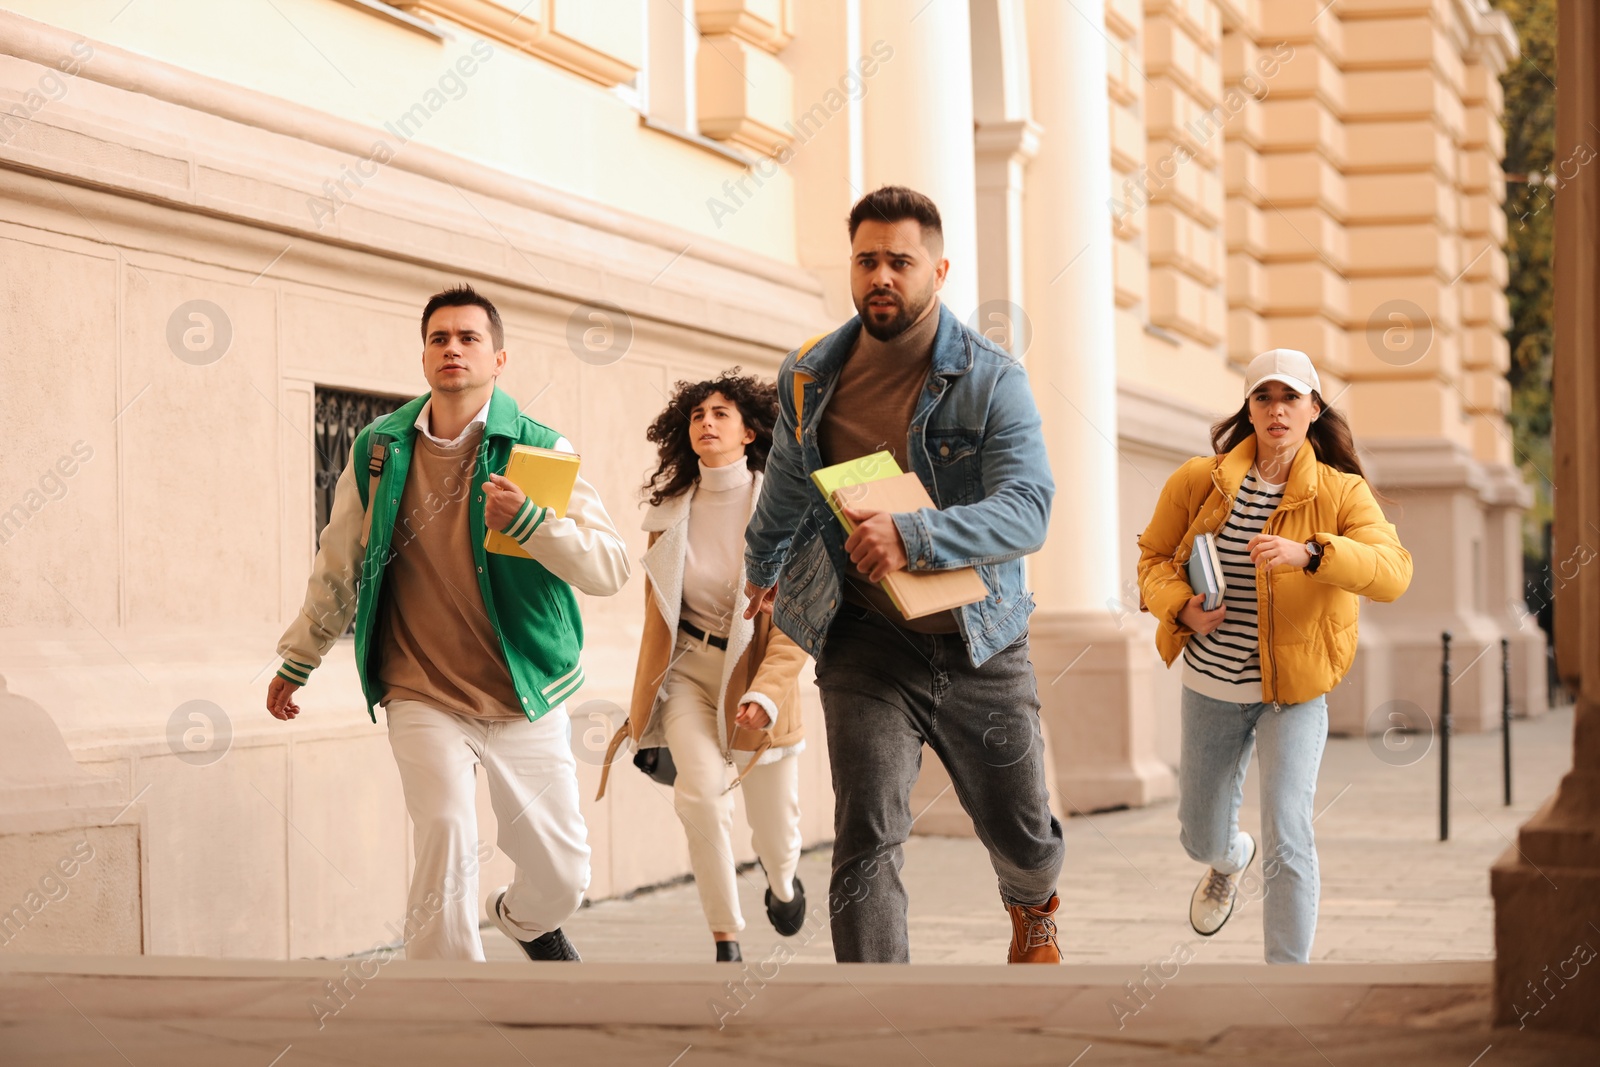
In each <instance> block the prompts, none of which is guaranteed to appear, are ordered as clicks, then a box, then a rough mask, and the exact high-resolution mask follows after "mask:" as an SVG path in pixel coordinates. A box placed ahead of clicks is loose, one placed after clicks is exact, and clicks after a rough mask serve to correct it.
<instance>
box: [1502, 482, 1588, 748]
mask: <svg viewBox="0 0 1600 1067" xmlns="http://www.w3.org/2000/svg"><path fill="white" fill-rule="evenodd" d="M1487 481H1488V486H1487V487H1486V488H1485V490H1484V493H1483V497H1482V499H1483V508H1484V523H1483V533H1484V537H1483V545H1484V575H1483V580H1484V583H1485V586H1486V587H1487V589H1488V605H1487V612H1488V615H1489V617H1490V618H1491V619H1494V620H1495V621H1496V622H1497V623H1499V625H1500V629H1501V632H1502V635H1503V636H1504V637H1506V638H1507V639H1508V640H1509V641H1510V642H1511V648H1510V652H1511V711H1512V714H1514V715H1517V716H1519V717H1527V716H1530V715H1543V714H1544V713H1545V712H1547V711H1549V710H1550V687H1549V684H1548V679H1547V674H1548V671H1547V669H1546V667H1545V640H1544V631H1543V630H1541V629H1539V601H1537V600H1535V601H1534V602H1532V603H1530V602H1529V601H1528V599H1527V597H1526V594H1525V592H1524V590H1523V577H1522V514H1523V512H1525V511H1527V510H1528V505H1530V504H1531V503H1532V502H1533V490H1531V489H1529V488H1528V486H1527V484H1526V483H1524V482H1523V480H1522V472H1521V471H1519V470H1517V468H1516V467H1513V466H1510V465H1496V466H1493V467H1490V468H1489V469H1488V472H1487ZM1597 547H1600V546H1597ZM1568 566H1569V567H1570V564H1569V565H1568ZM1545 595H1549V594H1545ZM1489 659H1493V660H1494V666H1495V670H1496V671H1498V670H1499V669H1500V654H1499V652H1498V650H1496V651H1495V652H1491V653H1490V654H1489V656H1487V657H1485V660H1486V661H1487V660H1489ZM1495 677H1496V681H1497V683H1498V682H1499V679H1500V676H1499V675H1498V674H1496V676H1495ZM1497 692H1498V690H1497Z"/></svg>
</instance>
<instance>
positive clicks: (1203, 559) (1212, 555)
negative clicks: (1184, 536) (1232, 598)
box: [1189, 533, 1228, 611]
mask: <svg viewBox="0 0 1600 1067" xmlns="http://www.w3.org/2000/svg"><path fill="white" fill-rule="evenodd" d="M1189 588H1190V589H1193V590H1194V591H1195V593H1197V594H1198V595H1200V596H1203V597H1205V600H1204V601H1202V602H1201V605H1200V606H1201V607H1202V608H1204V609H1205V610H1206V611H1216V610H1217V608H1219V607H1221V606H1222V596H1223V594H1224V593H1226V592H1227V591H1228V579H1227V578H1225V577H1224V576H1223V574H1222V559H1221V557H1219V556H1218V555H1217V538H1216V535H1214V534H1208V533H1203V534H1197V535H1196V536H1195V539H1194V545H1193V547H1192V548H1190V550H1189Z"/></svg>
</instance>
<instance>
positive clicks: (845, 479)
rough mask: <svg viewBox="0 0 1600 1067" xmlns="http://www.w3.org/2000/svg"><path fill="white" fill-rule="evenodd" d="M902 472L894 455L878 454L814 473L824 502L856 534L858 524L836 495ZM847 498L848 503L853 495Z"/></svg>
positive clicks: (813, 478)
mask: <svg viewBox="0 0 1600 1067" xmlns="http://www.w3.org/2000/svg"><path fill="white" fill-rule="evenodd" d="M901 473H902V471H901V470H900V464H898V463H896V462H895V461H894V453H892V452H874V453H872V454H871V455H870V456H861V457H860V458H858V459H852V460H850V461H849V462H847V463H835V464H834V465H833V466H831V467H823V468H822V469H821V470H816V471H812V472H811V483H812V484H813V485H815V486H816V487H817V491H818V492H820V493H821V494H822V499H824V500H826V501H827V502H828V507H830V508H832V509H833V514H834V517H835V518H837V519H838V520H839V521H840V522H841V523H843V524H844V529H845V532H846V533H854V532H855V528H856V527H855V523H853V522H851V521H850V520H849V519H847V518H845V517H844V511H843V509H842V508H841V507H840V506H839V502H838V501H837V500H835V499H834V498H833V494H834V493H835V492H837V491H838V490H840V489H848V488H849V487H850V486H852V485H865V484H866V483H867V482H880V481H882V480H883V479H885V478H893V477H895V476H897V475H899V474H901ZM844 496H845V497H846V498H847V500H848V498H849V496H850V494H849V493H845V494H844Z"/></svg>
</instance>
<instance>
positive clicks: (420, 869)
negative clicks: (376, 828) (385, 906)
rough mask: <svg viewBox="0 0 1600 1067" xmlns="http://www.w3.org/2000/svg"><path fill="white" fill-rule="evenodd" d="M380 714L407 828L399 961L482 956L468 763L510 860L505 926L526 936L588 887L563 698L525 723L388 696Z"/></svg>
mask: <svg viewBox="0 0 1600 1067" xmlns="http://www.w3.org/2000/svg"><path fill="white" fill-rule="evenodd" d="M385 710H386V711H387V713H388V719H389V746H390V747H391V748H392V749H393V750H394V758H395V762H396V763H398V764H399V765H400V785H401V788H402V789H403V790H404V792H405V797H406V810H407V811H408V812H410V814H411V823H412V825H413V827H414V828H415V847H416V853H417V866H416V869H415V870H414V871H413V872H412V874H411V890H410V892H409V893H408V894H407V899H406V919H405V924H404V934H405V941H406V958H407V959H412V960H420V959H456V960H461V959H465V960H481V959H483V942H482V940H481V939H480V938H479V936H478V861H479V855H478V814H477V808H476V804H475V797H476V794H477V781H476V772H475V768H476V767H477V766H478V765H480V764H481V765H482V766H483V771H484V776H485V777H486V778H487V779H488V782H489V801H490V803H491V804H492V805H493V807H494V815H495V820H496V821H497V822H498V823H499V830H498V834H497V837H496V842H495V843H496V844H497V845H498V846H499V848H500V851H502V852H504V853H505V854H506V855H507V856H508V857H510V859H511V862H513V863H515V864H516V867H517V873H516V876H515V878H514V879H513V880H512V882H511V888H510V890H509V891H508V892H507V893H506V902H505V911H506V916H507V918H508V919H509V920H510V925H511V926H512V927H513V928H514V929H516V930H519V931H521V932H522V933H523V934H524V935H525V936H524V938H523V939H524V940H528V941H531V940H533V939H534V938H536V937H538V936H539V935H540V934H544V933H548V932H550V931H551V930H554V929H556V928H557V927H559V926H560V925H561V924H562V923H563V922H565V921H566V920H567V918H568V917H569V916H571V915H572V913H573V912H575V911H577V910H578V906H579V905H580V904H582V903H583V894H584V890H586V889H588V888H589V843H588V832H587V830H586V829H585V827H584V823H583V814H582V812H581V811H580V810H579V808H578V773H577V763H576V761H575V760H574V759H573V758H572V742H571V737H572V724H571V721H570V720H569V719H568V718H567V709H566V707H565V705H563V706H560V707H556V708H552V709H551V710H550V711H549V712H547V713H546V714H545V715H543V716H542V717H541V718H540V719H539V720H538V721H537V722H528V721H527V720H526V719H508V720H504V721H489V720H484V719H474V718H469V717H468V716H465V715H457V714H455V713H453V712H449V711H442V710H440V709H438V708H435V707H432V706H430V705H428V704H424V703H422V702H421V701H416V700H396V701H392V702H390V703H389V705H388V706H387V707H386V709H385Z"/></svg>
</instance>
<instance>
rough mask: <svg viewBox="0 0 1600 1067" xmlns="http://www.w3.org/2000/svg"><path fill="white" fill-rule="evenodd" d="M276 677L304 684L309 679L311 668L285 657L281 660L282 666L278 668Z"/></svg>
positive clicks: (296, 683)
mask: <svg viewBox="0 0 1600 1067" xmlns="http://www.w3.org/2000/svg"><path fill="white" fill-rule="evenodd" d="M278 677H279V678H282V679H283V680H284V681H286V682H292V683H294V684H295V685H305V684H306V683H307V682H309V681H310V680H311V668H310V667H308V666H306V665H305V664H302V663H295V662H294V661H293V660H287V659H286V660H284V661H283V666H281V667H279V668H278Z"/></svg>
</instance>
